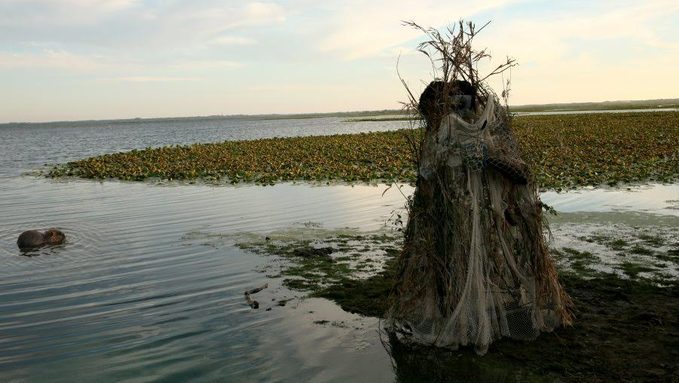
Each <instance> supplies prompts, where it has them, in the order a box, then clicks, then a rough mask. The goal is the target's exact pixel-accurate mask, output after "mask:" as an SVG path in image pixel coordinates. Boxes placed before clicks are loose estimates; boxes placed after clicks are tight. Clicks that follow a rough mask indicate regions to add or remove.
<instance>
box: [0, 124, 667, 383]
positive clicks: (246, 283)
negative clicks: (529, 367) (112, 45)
mask: <svg viewBox="0 0 679 383" xmlns="http://www.w3.org/2000/svg"><path fill="white" fill-rule="evenodd" d="M405 126H407V123H404V122H380V123H375V122H365V123H360V122H353V123H345V122H342V119H339V118H320V119H304V120H273V121H262V120H257V121H255V120H252V121H249V120H233V119H230V120H229V119H223V120H214V119H212V120H188V121H187V120H177V121H175V120H170V121H164V122H148V121H141V122H134V123H133V122H126V123H115V122H106V123H76V124H69V123H60V124H35V125H0V381H3V382H4V381H17V382H21V381H36V382H43V381H44V382H72V381H74V380H80V381H101V382H109V381H110V382H114V381H115V382H119V381H127V382H147V381H177V382H183V381H261V382H269V381H285V382H297V381H320V382H325V381H337V382H345V381H365V382H380V381H384V382H393V381H395V380H397V376H396V373H395V372H394V371H395V369H394V368H393V366H392V359H391V358H390V356H389V354H388V353H387V351H386V350H385V348H384V346H383V345H382V343H381V342H380V337H379V336H378V332H377V330H378V328H379V326H378V322H377V320H376V319H373V318H363V317H360V316H356V315H352V314H347V313H345V312H343V311H342V310H341V309H339V308H338V307H337V306H335V305H334V304H332V303H331V302H328V301H325V300H321V299H303V297H302V296H301V294H299V293H296V292H293V291H289V290H286V289H284V288H282V287H281V286H280V280H278V279H270V278H266V276H265V274H264V273H261V272H258V271H257V270H258V267H261V266H262V265H263V264H264V263H266V262H267V259H266V257H265V256H262V255H255V254H251V253H246V252H244V251H242V250H240V249H239V248H237V247H236V246H234V243H233V242H234V240H233V239H232V238H233V237H231V235H233V234H238V233H249V234H250V235H254V236H262V237H263V236H265V235H266V234H267V233H270V232H273V231H276V230H285V229H290V228H296V227H304V224H305V223H306V224H308V223H313V224H314V225H320V226H322V227H323V228H327V229H329V230H333V229H341V228H347V227H348V228H351V230H357V231H373V230H382V229H384V227H385V221H386V220H387V219H388V217H389V216H390V214H391V213H392V211H393V210H394V209H398V208H400V207H402V206H403V204H404V197H403V196H402V195H401V194H400V193H399V192H398V191H397V190H396V189H395V188H392V189H391V190H389V191H388V192H387V193H385V194H384V195H382V192H383V191H384V190H385V189H386V186H384V185H381V186H367V185H356V186H347V185H334V186H324V187H319V186H313V185H293V184H280V185H276V186H273V187H259V186H237V187H232V186H205V185H159V184H156V185H154V184H146V183H125V182H90V181H80V180H68V181H58V180H47V179H43V178H40V177H36V176H32V175H26V173H27V172H32V171H34V170H36V169H38V168H40V167H41V166H43V165H44V164H54V163H60V162H65V161H69V160H73V159H78V158H83V157H86V156H91V155H96V154H102V153H109V152H115V151H120V150H130V149H133V148H144V147H147V146H161V145H168V144H187V143H192V142H215V141H223V140H231V139H243V138H261V137H274V136H291V135H310V134H331V133H332V134H334V133H345V132H358V131H369V130H372V131H375V130H387V129H398V128H401V127H405ZM404 192H405V193H406V194H409V193H412V189H411V188H409V187H405V188H404ZM543 198H544V199H545V201H546V202H547V203H549V204H551V205H553V206H555V207H556V208H557V209H558V210H560V211H562V212H563V213H562V214H561V215H560V216H559V217H560V218H558V219H557V221H556V222H555V226H556V227H557V229H558V228H559V227H568V225H571V224H573V223H577V222H580V221H582V220H584V219H588V220H589V221H588V222H589V223H590V224H592V225H594V226H595V227H596V225H609V226H610V224H609V223H607V222H609V221H610V220H611V219H612V220H615V221H616V222H618V223H620V222H623V223H624V222H626V221H625V220H628V219H629V220H633V219H636V221H634V223H629V225H646V226H653V225H659V224H661V225H665V227H670V228H672V227H676V226H679V225H678V220H679V209H678V208H677V206H679V205H677V201H675V200H679V188H678V187H677V186H676V185H674V186H673V185H669V186H667V185H666V186H660V185H657V186H653V187H643V188H635V189H634V191H633V192H623V191H607V190H594V191H581V192H577V193H567V194H556V193H547V194H545V195H544V196H543ZM673 201H674V202H673ZM616 214H617V215H618V216H617V218H615V217H614V215H616ZM611 217H614V218H611ZM621 217H622V218H621ZM634 217H636V218H634ZM559 220H560V221H559ZM560 225H561V226H560ZM52 226H56V227H59V228H61V229H62V230H63V231H64V232H65V233H66V235H67V237H68V241H67V243H65V244H64V245H62V246H58V247H54V248H50V249H41V250H38V251H35V252H32V253H27V254H22V253H21V252H20V251H19V250H18V248H17V247H16V238H17V236H18V235H19V233H21V232H22V231H23V230H26V229H31V228H47V227H52ZM205 238H210V240H209V241H205V240H202V239H205ZM265 282H268V283H269V285H270V287H269V288H268V289H266V290H264V291H262V292H260V293H259V294H258V295H257V299H258V300H259V301H260V302H261V303H262V307H261V308H260V309H259V310H252V309H250V307H249V306H247V305H246V303H245V301H244V299H243V291H244V290H247V289H250V288H253V287H256V286H259V285H261V284H263V283H265ZM289 298H292V300H291V301H290V302H289V303H288V304H287V305H286V306H284V307H281V306H277V305H276V304H275V303H276V302H275V301H274V300H280V299H289ZM269 307H270V308H271V310H270V311H265V310H266V309H267V308H269ZM317 321H329V323H332V322H335V323H339V324H341V325H336V326H333V325H327V324H319V323H314V322H317ZM323 323H326V322H323ZM469 374H471V375H469ZM409 375H410V376H413V374H412V372H411V373H410V374H409ZM414 375H417V374H414ZM484 376H487V375H484V372H483V371H476V372H473V373H468V372H461V375H460V377H461V379H462V380H464V379H466V378H469V377H476V378H478V377H484ZM488 376H491V377H496V375H488ZM493 379H494V380H496V381H513V379H512V375H511V374H500V375H499V378H497V379H495V378H493Z"/></svg>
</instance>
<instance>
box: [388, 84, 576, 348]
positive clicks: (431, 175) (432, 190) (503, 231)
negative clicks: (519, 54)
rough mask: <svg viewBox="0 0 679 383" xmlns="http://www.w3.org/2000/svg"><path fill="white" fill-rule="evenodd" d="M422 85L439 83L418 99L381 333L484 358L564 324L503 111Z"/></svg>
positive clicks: (563, 303)
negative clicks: (413, 171) (470, 349)
mask: <svg viewBox="0 0 679 383" xmlns="http://www.w3.org/2000/svg"><path fill="white" fill-rule="evenodd" d="M444 85H446V86H448V84H444ZM454 86H455V84H452V85H450V87H454ZM432 87H434V88H436V87H438V88H441V84H440V83H438V84H437V83H436V82H433V83H432V84H430V86H429V87H428V89H427V90H425V92H424V93H423V95H422V98H421V99H420V110H421V113H422V115H423V116H424V118H425V120H426V123H427V126H426V131H425V135H424V139H423V141H422V143H421V149H420V155H419V159H420V160H419V169H418V180H417V185H416V189H415V194H414V196H413V199H412V201H411V205H410V215H409V221H408V224H407V227H406V231H405V241H404V248H403V251H402V253H401V255H400V258H399V260H398V262H399V263H398V265H399V266H398V267H399V269H398V276H397V283H396V286H395V288H394V290H393V292H392V295H391V297H390V309H389V310H388V312H387V329H388V330H389V331H391V332H393V333H397V334H398V335H399V336H400V337H401V338H403V339H407V340H409V341H414V342H417V343H423V344H430V345H435V346H439V347H447V348H452V349H455V348H457V347H459V346H464V345H472V346H474V348H475V350H476V352H477V353H479V354H484V353H486V351H487V350H488V347H489V345H490V344H491V343H492V342H493V341H494V340H497V339H499V338H501V337H511V338H514V339H522V340H530V339H534V338H535V337H537V336H538V334H539V333H540V332H543V331H551V330H553V329H554V328H555V327H558V326H560V325H564V324H569V323H570V322H571V316H570V314H569V306H570V304H571V303H570V298H569V297H568V295H567V294H566V293H565V292H564V290H563V289H562V287H561V285H560V284H559V281H558V279H557V275H556V271H555V268H554V264H553V261H552V260H551V258H550V256H549V254H548V250H547V247H546V244H545V239H544V236H543V227H544V226H543V220H542V203H541V202H540V199H539V197H538V193H537V187H536V186H535V184H534V183H533V182H532V180H531V177H530V173H529V171H528V168H527V166H526V165H525V163H524V162H523V161H522V160H521V157H520V154H519V150H518V147H517V145H516V141H515V139H514V136H513V134H512V131H511V127H510V118H509V116H508V113H507V111H506V109H505V108H504V107H503V106H502V105H501V104H500V102H499V101H498V99H497V97H496V96H495V95H494V94H493V93H492V92H488V91H484V94H485V97H479V99H478V100H476V101H477V102H476V104H475V105H469V103H460V102H458V101H457V99H459V97H457V96H450V95H449V93H450V92H448V91H446V92H432V91H431V89H429V88H432ZM453 90H454V89H453ZM453 93H455V92H453ZM458 93H459V92H458ZM432 98H433V100H432ZM427 105H430V106H431V105H433V106H434V107H433V109H432V108H429V109H430V110H427V107H426V106H427ZM441 105H445V106H443V107H442V106H441ZM432 111H438V112H441V111H444V112H445V113H438V115H437V114H436V113H433V112H432Z"/></svg>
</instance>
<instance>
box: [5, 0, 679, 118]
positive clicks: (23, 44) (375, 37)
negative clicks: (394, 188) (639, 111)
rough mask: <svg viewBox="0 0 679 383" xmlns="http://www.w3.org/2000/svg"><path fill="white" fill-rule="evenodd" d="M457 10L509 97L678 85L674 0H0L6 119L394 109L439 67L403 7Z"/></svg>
mask: <svg viewBox="0 0 679 383" xmlns="http://www.w3.org/2000/svg"><path fill="white" fill-rule="evenodd" d="M460 19H465V20H468V21H472V22H475V23H477V24H478V25H482V24H485V23H486V22H488V21H491V23H490V25H488V26H487V27H486V28H485V29H484V30H483V31H482V32H481V34H479V35H478V37H477V39H476V47H477V48H478V49H481V48H487V49H488V50H489V52H490V53H491V54H492V56H493V58H492V59H490V60H488V61H487V62H485V63H483V65H482V66H481V67H480V70H481V72H483V71H484V70H489V69H490V67H492V66H493V65H497V64H499V63H500V62H502V61H503V60H505V59H506V57H507V56H510V57H513V58H515V59H516V60H517V62H518V63H519V66H518V67H515V68H513V69H512V71H511V73H507V76H506V77H505V78H504V80H506V79H507V78H508V77H511V97H510V104H513V105H524V104H544V103H557V102H586V101H606V100H638V99H656V98H679V69H678V68H679V1H676V0H668V1H665V0H654V1H643V0H634V1H627V0H615V1H604V0H601V1H596V0H589V1H552V0H549V1H541V0H536V1H527V0H523V1H521V0H519V1H512V0H481V1H478V0H476V1H468V0H467V1H458V0H447V1H440V0H438V1H431V0H419V1H401V0H384V1H383V0H370V1H361V0H345V1H336V0H326V1H316V0H288V1H266V2H264V1H263V2H249V1H231V0H221V1H217V0H192V1H188V0H0V122H30V121H36V122H37V121H58V120H87V119H112V118H136V117H141V118H145V117H180V116H205V115H231V114H268V113H312V112H336V111H356V110H381V109H397V108H399V107H400V102H401V101H406V100H407V94H406V92H405V90H404V87H403V85H402V84H401V82H400V80H399V78H398V74H397V63H398V71H399V72H400V74H401V76H402V78H403V79H404V80H405V81H406V83H407V84H408V86H409V87H410V88H411V89H412V90H413V92H415V93H418V92H421V91H422V90H423V89H424V87H425V86H426V84H427V83H428V82H429V81H431V80H432V79H433V77H434V75H435V74H434V73H433V71H432V69H431V65H430V63H429V61H428V59H427V58H426V57H425V56H424V55H422V54H421V53H418V52H417V51H416V48H417V45H418V43H419V42H421V41H422V40H423V37H424V36H423V35H422V33H421V32H418V31H416V30H414V29H412V28H409V27H406V26H403V25H402V22H403V21H404V20H410V21H414V22H416V23H418V24H420V25H423V26H427V27H434V28H446V27H448V26H450V25H453V24H454V23H456V22H457V21H458V20H460ZM502 80H503V79H502V78H496V80H495V81H493V82H492V83H491V86H493V87H494V88H495V90H496V91H497V92H498V93H499V92H500V91H501V90H502V89H501V84H502Z"/></svg>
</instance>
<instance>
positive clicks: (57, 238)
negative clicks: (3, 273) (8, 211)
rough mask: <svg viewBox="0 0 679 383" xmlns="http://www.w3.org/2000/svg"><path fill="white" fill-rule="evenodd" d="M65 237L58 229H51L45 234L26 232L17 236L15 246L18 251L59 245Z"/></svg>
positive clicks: (35, 231)
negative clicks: (17, 247)
mask: <svg viewBox="0 0 679 383" xmlns="http://www.w3.org/2000/svg"><path fill="white" fill-rule="evenodd" d="M64 240H66V235H65V234H64V233H63V232H62V231H61V230H58V229H55V228H51V229H48V230H47V231H45V232H41V231H38V230H27V231H24V232H23V233H21V235H19V239H17V245H18V246H19V248H20V249H31V248H36V247H41V246H46V245H59V244H62V243H64Z"/></svg>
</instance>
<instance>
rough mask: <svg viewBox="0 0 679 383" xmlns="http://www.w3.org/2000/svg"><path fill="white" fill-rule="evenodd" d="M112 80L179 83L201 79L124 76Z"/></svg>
mask: <svg viewBox="0 0 679 383" xmlns="http://www.w3.org/2000/svg"><path fill="white" fill-rule="evenodd" d="M110 80H117V81H124V82H179V81H196V80H200V78H199V77H163V76H123V77H116V78H113V79H110Z"/></svg>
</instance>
